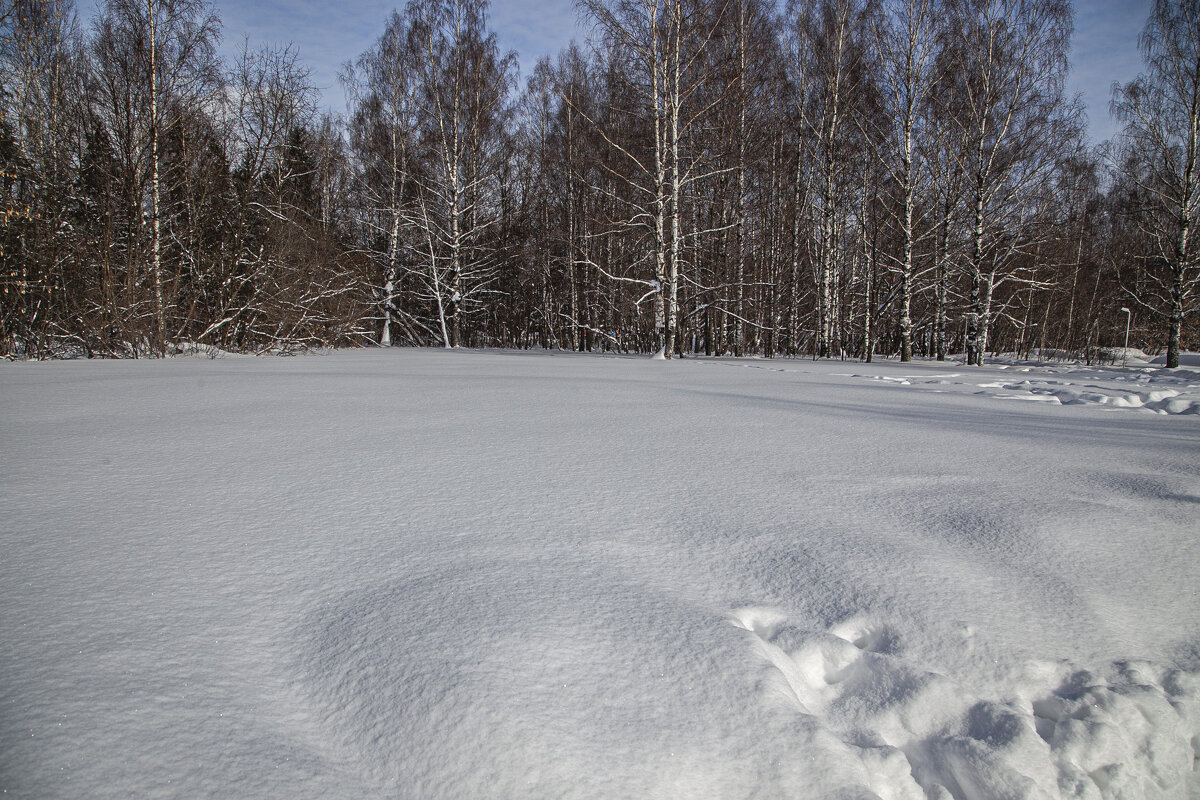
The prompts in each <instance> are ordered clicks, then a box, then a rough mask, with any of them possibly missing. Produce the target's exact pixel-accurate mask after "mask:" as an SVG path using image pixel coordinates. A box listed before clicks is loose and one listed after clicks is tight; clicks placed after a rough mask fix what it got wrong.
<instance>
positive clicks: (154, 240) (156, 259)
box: [146, 0, 167, 356]
mask: <svg viewBox="0 0 1200 800" xmlns="http://www.w3.org/2000/svg"><path fill="white" fill-rule="evenodd" d="M146 8H147V10H148V11H149V15H150V225H151V234H150V241H151V248H152V256H151V258H152V261H151V267H150V271H151V276H152V280H153V281H154V342H153V347H154V351H155V352H156V353H157V354H158V355H160V356H161V355H164V354H165V353H166V332H167V320H166V309H165V303H164V301H163V277H162V218H161V215H160V211H159V188H160V184H159V173H158V124H159V120H158V49H157V47H158V31H157V26H156V20H155V17H154V0H146Z"/></svg>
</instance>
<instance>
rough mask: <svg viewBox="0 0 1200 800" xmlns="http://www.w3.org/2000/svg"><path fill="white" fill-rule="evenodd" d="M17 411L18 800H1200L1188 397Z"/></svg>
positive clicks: (829, 366)
mask: <svg viewBox="0 0 1200 800" xmlns="http://www.w3.org/2000/svg"><path fill="white" fill-rule="evenodd" d="M1014 400H1026V401H1028V402H1014ZM0 403H2V406H0V407H2V408H3V415H2V416H0V504H2V505H0V507H2V508H3V509H4V511H3V514H2V515H0V791H3V792H4V793H6V795H7V796H13V797H29V798H107V797H113V798H116V797H122V798H124V797H147V798H153V797H180V798H182V797H187V798H197V797H213V798H230V797H238V798H280V797H298V798H308V797H311V798H338V797H344V798H363V797H402V798H482V797H488V798H598V797H603V798H626V797H627V798H751V797H755V798H777V797H788V798H823V797H837V798H884V799H885V800H891V799H892V798H942V799H944V798H956V799H958V800H984V799H988V800H991V799H994V798H1126V799H1128V800H1133V799H1135V798H1194V797H1197V796H1200V774H1198V773H1197V762H1196V759H1197V753H1198V751H1200V592H1197V589H1196V587H1197V586H1198V585H1200V415H1198V411H1197V409H1200V373H1198V372H1196V371H1191V372H1189V371H1187V370H1186V369H1183V370H1174V371H1169V372H1168V371H1166V370H1159V369H1156V368H1153V367H1149V366H1144V365H1138V366H1136V367H1133V366H1131V367H1129V368H1126V369H1121V368H1108V369H1101V368H1086V367H1079V366H1068V365H1057V366H1038V365H1017V364H1013V365H999V366H988V367H983V368H967V367H963V366H962V365H955V364H932V363H917V364H897V363H894V362H883V363H875V364H862V363H858V362H819V363H814V362H810V361H791V360H741V361H735V360H703V359H701V360H683V361H665V362H664V361H652V360H650V359H644V358H642V359H633V358H616V357H613V358H606V357H598V356H575V355H565V354H557V355H556V354H544V353H542V354H526V353H495V352H490V353H478V352H468V351H456V352H445V351H426V350H400V349H393V350H369V351H357V352H340V353H334V354H330V355H322V356H306V357H297V358H259V359H225V358H217V359H211V360H210V359H204V358H180V359H173V360H169V361H166V362H153V361H124V362H116V361H107V362H85V361H80V362H65V363H63V362H59V363H23V364H3V365H0Z"/></svg>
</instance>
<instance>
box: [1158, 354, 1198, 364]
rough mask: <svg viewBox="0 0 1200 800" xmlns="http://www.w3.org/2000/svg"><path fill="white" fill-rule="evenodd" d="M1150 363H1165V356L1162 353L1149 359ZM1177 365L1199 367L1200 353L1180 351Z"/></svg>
mask: <svg viewBox="0 0 1200 800" xmlns="http://www.w3.org/2000/svg"><path fill="white" fill-rule="evenodd" d="M1150 363H1151V364H1155V365H1158V366H1162V365H1163V364H1166V363H1167V356H1166V354H1165V353H1164V354H1163V355H1161V356H1158V357H1157V358H1154V359H1152V360H1151V361H1150ZM1179 366H1181V367H1200V353H1180V354H1179Z"/></svg>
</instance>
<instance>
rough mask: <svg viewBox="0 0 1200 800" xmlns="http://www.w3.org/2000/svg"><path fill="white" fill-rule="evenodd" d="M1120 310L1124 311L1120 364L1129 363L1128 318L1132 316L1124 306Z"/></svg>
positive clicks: (1125, 364)
mask: <svg viewBox="0 0 1200 800" xmlns="http://www.w3.org/2000/svg"><path fill="white" fill-rule="evenodd" d="M1121 310H1122V311H1124V312H1125V349H1124V350H1122V351H1121V366H1122V367H1124V366H1127V365H1128V364H1129V320H1130V319H1131V318H1132V317H1133V313H1132V312H1131V311H1130V310H1129V309H1128V308H1125V307H1124V306H1122V307H1121Z"/></svg>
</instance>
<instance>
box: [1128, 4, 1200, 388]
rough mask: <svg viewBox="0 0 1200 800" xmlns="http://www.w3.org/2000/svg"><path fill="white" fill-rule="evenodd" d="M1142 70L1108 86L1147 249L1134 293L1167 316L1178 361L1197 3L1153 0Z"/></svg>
mask: <svg viewBox="0 0 1200 800" xmlns="http://www.w3.org/2000/svg"><path fill="white" fill-rule="evenodd" d="M1140 46H1141V50H1142V55H1143V58H1144V59H1145V62H1146V67H1147V71H1146V72H1145V73H1143V74H1141V75H1139V76H1138V78H1137V79H1136V80H1134V81H1132V82H1131V83H1128V84H1126V85H1125V86H1123V87H1117V88H1116V90H1115V93H1114V102H1113V108H1114V110H1115V112H1116V114H1117V116H1118V117H1119V119H1121V121H1122V122H1124V123H1125V128H1124V135H1123V137H1122V141H1121V144H1120V151H1119V152H1120V154H1121V162H1120V164H1119V168H1120V169H1121V171H1122V172H1123V174H1124V177H1125V179H1126V180H1128V181H1129V182H1130V183H1132V184H1133V186H1134V187H1136V194H1135V197H1136V202H1137V206H1136V208H1135V213H1136V215H1137V219H1138V222H1139V224H1140V226H1141V228H1142V230H1143V232H1144V233H1145V236H1146V239H1147V244H1148V246H1149V249H1148V251H1147V252H1143V253H1139V254H1137V257H1138V258H1139V260H1140V262H1141V264H1142V267H1143V268H1142V270H1140V273H1139V277H1140V278H1141V280H1140V281H1139V282H1138V285H1137V287H1136V289H1135V290H1133V291H1131V296H1132V297H1133V300H1134V301H1135V302H1137V303H1138V304H1139V305H1140V306H1142V307H1143V308H1145V309H1146V310H1148V311H1150V312H1151V313H1152V314H1154V315H1156V316H1159V317H1161V318H1163V319H1165V320H1166V323H1167V362H1166V363H1167V366H1168V367H1170V368H1174V367H1178V366H1179V350H1180V346H1181V341H1180V340H1181V333H1182V330H1183V324H1184V320H1185V319H1187V318H1188V317H1189V316H1191V315H1193V314H1195V313H1196V312H1197V311H1198V310H1200V303H1197V298H1198V297H1200V258H1198V255H1200V248H1198V247H1197V243H1196V229H1197V224H1198V223H1200V218H1198V217H1200V7H1197V5H1196V3H1194V2H1189V1H1188V0H1155V2H1154V6H1153V8H1152V10H1151V13H1150V19H1149V20H1148V21H1147V23H1146V27H1145V29H1144V30H1143V31H1142V36H1141V40H1140Z"/></svg>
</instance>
